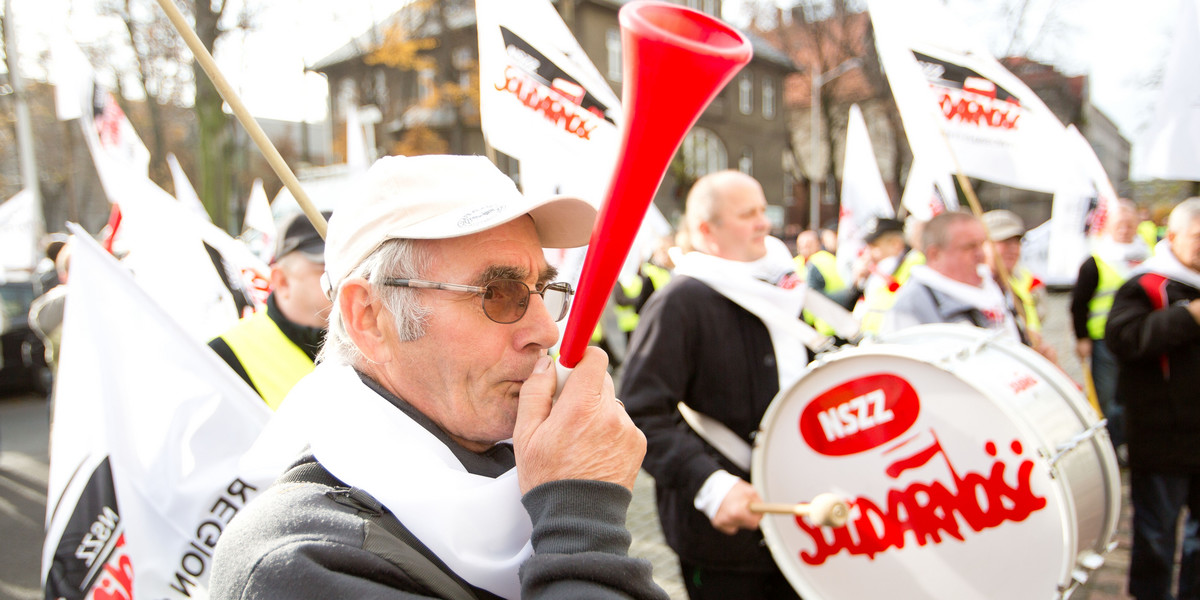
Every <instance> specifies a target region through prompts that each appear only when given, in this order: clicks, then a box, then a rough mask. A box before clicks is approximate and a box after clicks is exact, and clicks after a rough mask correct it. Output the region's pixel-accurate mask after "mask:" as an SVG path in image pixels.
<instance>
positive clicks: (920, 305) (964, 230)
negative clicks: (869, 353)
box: [881, 211, 1024, 341]
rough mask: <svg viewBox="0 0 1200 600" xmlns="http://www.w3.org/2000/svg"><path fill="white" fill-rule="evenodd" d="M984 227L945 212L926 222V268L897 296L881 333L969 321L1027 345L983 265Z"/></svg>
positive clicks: (962, 215) (917, 269)
mask: <svg viewBox="0 0 1200 600" xmlns="http://www.w3.org/2000/svg"><path fill="white" fill-rule="evenodd" d="M986 239H987V234H986V233H985V232H984V228H983V223H981V222H980V220H979V219H978V218H976V217H975V215H972V214H971V213H966V212H958V211H955V212H944V213H941V214H939V215H937V216H935V217H934V218H932V219H930V220H929V222H928V223H926V224H925V230H924V232H923V235H922V245H923V246H924V248H925V261H926V262H925V264H924V265H918V266H915V267H913V269H912V276H911V277H909V279H908V282H907V283H905V284H904V285H903V286H902V287H901V288H900V291H899V292H897V294H896V302H895V304H894V305H893V306H892V308H891V310H889V311H888V312H887V314H886V315H884V319H883V326H882V328H881V332H882V333H888V332H891V331H896V330H899V329H903V328H905V327H911V326H913V325H922V324H926V323H968V324H971V325H975V326H977V327H983V328H985V329H994V330H997V331H1001V332H1004V333H1005V334H1007V335H1009V336H1011V337H1012V339H1014V340H1019V341H1024V340H1023V339H1022V334H1021V331H1020V329H1019V328H1018V326H1017V321H1016V317H1015V315H1013V313H1012V310H1011V309H1010V307H1009V305H1008V302H1007V301H1006V299H1005V297H1004V293H1003V292H1002V291H1001V290H1000V287H999V286H998V285H996V281H995V280H994V279H993V278H992V274H991V271H990V270H989V269H988V268H987V267H986V266H985V265H984V253H983V252H984V251H983V246H984V243H985V241H986Z"/></svg>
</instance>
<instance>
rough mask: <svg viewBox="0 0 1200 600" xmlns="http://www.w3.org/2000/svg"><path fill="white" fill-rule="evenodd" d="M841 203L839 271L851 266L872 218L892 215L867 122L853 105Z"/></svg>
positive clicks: (861, 246)
mask: <svg viewBox="0 0 1200 600" xmlns="http://www.w3.org/2000/svg"><path fill="white" fill-rule="evenodd" d="M842 165H843V166H842V202H841V211H840V213H839V214H838V231H837V236H838V247H837V265H838V270H839V271H841V272H842V273H843V274H849V273H850V272H851V271H852V270H853V268H854V262H855V261H856V260H858V255H859V254H861V253H862V251H863V249H864V248H865V247H866V243H864V242H863V236H864V235H865V234H866V232H867V227H868V226H869V225H870V224H871V221H872V220H874V219H876V218H881V217H886V218H891V217H894V216H895V215H896V211H895V209H893V208H892V200H891V197H889V196H888V193H887V188H885V187H884V186H883V176H882V175H880V174H879V163H878V162H876V159H875V149H874V147H873V146H872V145H871V136H870V134H869V133H868V132H867V122H866V121H865V120H864V119H863V114H862V109H861V108H859V107H858V105H857V104H854V105H851V106H850V117H849V120H848V121H847V123H846V158H845V160H844V161H843V162H842Z"/></svg>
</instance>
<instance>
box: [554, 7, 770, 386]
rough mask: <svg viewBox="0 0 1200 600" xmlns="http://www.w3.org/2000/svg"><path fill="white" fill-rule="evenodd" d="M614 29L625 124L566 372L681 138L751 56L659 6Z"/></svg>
mask: <svg viewBox="0 0 1200 600" xmlns="http://www.w3.org/2000/svg"><path fill="white" fill-rule="evenodd" d="M617 18H618V20H619V21H620V24H621V51H622V53H623V54H624V64H623V74H624V80H625V86H624V89H623V93H622V98H621V102H622V104H623V105H624V107H625V124H624V130H623V132H622V136H621V150H620V155H619V157H620V159H619V160H618V161H617V166H616V168H615V170H614V172H613V177H612V180H611V181H610V182H609V185H608V192H607V193H606V194H605V197H604V203H603V204H602V205H601V206H600V214H599V216H598V218H597V222H596V229H595V230H594V231H593V232H592V239H591V242H590V245H589V246H588V252H587V257H586V258H584V262H583V270H582V271H581V272H580V277H579V291H578V293H577V295H576V297H575V303H574V306H573V307H572V309H571V316H570V318H569V320H568V321H567V328H566V331H565V332H564V333H563V343H562V349H561V354H560V355H559V362H560V363H561V364H562V365H563V366H565V367H567V368H574V367H575V365H576V364H578V363H579V361H580V359H582V358H583V350H584V348H585V347H586V346H587V343H588V340H589V339H590V338H591V336H592V331H593V330H595V328H596V323H597V322H598V321H599V320H600V313H601V312H603V311H604V305H605V304H606V303H607V302H608V296H609V293H610V292H611V291H612V287H613V284H615V283H616V281H617V275H618V274H619V273H620V270H621V266H622V264H624V262H625V257H626V255H627V254H629V249H630V247H632V245H633V240H634V238H635V237H636V236H637V231H638V228H640V227H641V224H642V219H643V218H645V216H646V209H647V208H649V207H650V202H651V201H652V200H653V199H654V194H655V193H656V192H657V191H658V186H659V184H660V183H662V178H663V174H665V173H666V170H667V165H668V164H669V163H670V161H671V158H672V157H673V156H674V155H675V151H676V150H678V149H679V144H680V143H682V142H683V138H684V136H685V135H687V132H688V130H690V129H691V128H692V125H694V124H695V123H696V119H698V118H700V114H701V113H703V112H704V109H705V108H707V107H708V105H709V103H711V102H712V100H713V98H715V97H716V96H717V94H718V93H719V92H720V91H721V90H722V89H723V88H724V87H725V84H727V83H729V81H730V80H731V79H733V76H734V75H736V74H737V72H738V71H739V70H741V68H742V67H743V66H745V65H746V63H748V62H750V57H751V56H752V54H753V51H752V50H751V48H750V42H749V41H748V40H747V39H746V37H745V36H744V35H742V34H741V33H739V32H738V31H737V30H735V29H733V28H732V27H730V26H728V25H726V24H725V23H722V22H721V21H718V20H717V19H715V18H713V17H710V16H709V15H706V14H704V13H702V12H699V11H696V10H692V9H690V8H686V7H683V6H679V5H677V4H667V3H665V2H653V1H645V2H631V3H629V4H626V5H625V6H624V7H622V8H621V11H620V13H619V14H618V16H617Z"/></svg>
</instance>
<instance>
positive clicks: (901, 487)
mask: <svg viewBox="0 0 1200 600" xmlns="http://www.w3.org/2000/svg"><path fill="white" fill-rule="evenodd" d="M751 472H752V473H753V484H754V487H755V488H756V489H757V491H758V493H759V495H761V496H762V498H763V499H764V500H766V501H767V502H805V501H807V500H808V499H811V498H812V497H814V496H816V495H817V494H819V493H821V492H834V493H836V494H838V495H840V496H842V497H843V498H845V499H846V500H847V501H848V502H849V503H850V518H849V520H848V521H847V523H846V526H845V527H842V528H836V529H835V528H830V527H818V526H815V525H813V524H811V522H810V521H808V519H807V518H805V517H794V516H789V515H766V516H765V517H764V518H763V520H762V526H761V527H762V531H763V535H764V537H765V538H766V541H767V544H768V546H769V547H770V549H771V552H772V554H773V556H774V557H775V560H776V562H777V563H779V566H780V568H781V569H782V571H783V573H784V574H785V575H786V576H787V579H788V581H789V582H790V583H791V584H792V586H793V587H794V588H795V589H796V591H797V592H799V593H800V595H801V596H803V597H804V598H805V599H806V600H860V599H862V598H890V599H903V598H911V599H914V600H916V599H921V600H928V599H946V600H950V599H953V600H964V599H970V598H994V599H998V600H999V599H1002V600H1012V599H1014V598H1020V599H1022V600H1025V599H1038V598H1047V599H1049V598H1067V597H1069V596H1070V595H1071V593H1072V592H1073V591H1074V590H1075V589H1076V587H1077V586H1078V585H1079V584H1081V583H1082V582H1084V581H1086V580H1087V577H1088V575H1089V574H1090V573H1091V571H1093V570H1094V569H1096V568H1097V567H1099V566H1100V565H1101V564H1102V563H1103V561H1104V558H1103V557H1104V556H1105V554H1106V553H1107V552H1108V551H1109V550H1110V549H1111V547H1112V546H1113V545H1115V544H1114V543H1113V542H1112V538H1113V535H1114V533H1115V531H1116V527H1117V519H1118V517H1119V514H1120V497H1121V496H1120V473H1119V471H1118V468H1117V459H1116V455H1115V453H1114V452H1113V447H1112V443H1111V442H1110V441H1109V439H1108V433H1107V432H1106V431H1105V429H1104V425H1103V421H1102V420H1100V418H1099V417H1098V415H1096V413H1095V411H1093V409H1092V408H1091V406H1090V405H1089V404H1088V403H1087V400H1086V399H1085V398H1084V397H1083V395H1082V394H1081V393H1080V391H1079V389H1078V387H1077V386H1076V385H1075V384H1074V382H1072V381H1071V380H1070V379H1069V378H1068V377H1067V376H1066V375H1065V374H1064V373H1063V372H1062V371H1061V370H1059V369H1058V367H1056V366H1055V365H1054V364H1052V363H1050V362H1049V361H1047V360H1046V359H1044V358H1043V357H1042V356H1041V355H1039V354H1037V353H1036V352H1034V351H1033V350H1032V349H1030V348H1027V347H1025V346H1023V345H1021V344H1018V343H1016V342H1015V341H1012V340H1010V339H1007V338H1005V339H1000V338H998V337H996V336H995V335H994V334H993V333H992V332H988V331H985V330H983V329H979V328H976V327H971V326H968V325H925V326H920V327H913V328H911V329H908V330H904V331H901V332H898V333H897V334H894V335H892V336H889V337H887V338H885V339H883V340H881V341H880V342H877V343H872V344H869V345H868V344H864V345H860V346H858V347H850V348H845V349H842V350H839V351H836V352H832V353H829V354H826V355H823V356H822V357H820V358H818V359H817V360H816V361H814V362H813V363H812V364H811V365H809V367H808V370H807V371H806V372H805V374H804V376H803V377H801V378H800V380H799V381H798V382H797V383H796V384H795V385H793V386H792V387H791V388H790V389H787V390H785V391H783V392H781V393H780V394H779V396H777V397H776V398H775V400H774V401H773V402H772V404H771V406H770V408H768V410H767V412H766V414H765V415H764V416H763V420H762V424H761V427H760V430H759V432H758V435H757V437H756V438H755V445H754V452H753V464H752V469H751Z"/></svg>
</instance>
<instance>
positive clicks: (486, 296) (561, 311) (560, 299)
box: [383, 278, 575, 324]
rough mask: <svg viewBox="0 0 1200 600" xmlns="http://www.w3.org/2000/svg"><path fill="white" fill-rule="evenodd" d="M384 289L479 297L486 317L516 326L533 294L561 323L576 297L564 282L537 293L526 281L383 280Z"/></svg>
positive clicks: (569, 286) (550, 284) (543, 287)
mask: <svg viewBox="0 0 1200 600" xmlns="http://www.w3.org/2000/svg"><path fill="white" fill-rule="evenodd" d="M383 285H389V286H393V287H408V288H417V289H423V290H446V291H449V292H466V293H468V294H478V295H479V296H480V297H481V298H482V299H483V314H485V315H487V318H489V319H491V320H493V321H495V322H497V323H501V324H508V323H516V322H517V321H520V320H521V317H524V316H525V310H526V309H528V308H529V295H530V294H538V295H539V296H541V297H542V301H543V302H545V304H546V311H547V312H549V313H550V316H551V317H552V318H553V319H554V320H555V321H561V320H562V318H563V317H565V316H567V309H569V308H570V307H571V296H573V295H574V294H575V291H574V290H572V289H571V284H569V283H566V282H562V281H556V282H554V283H547V284H546V285H544V286H542V289H540V290H537V291H536V292H535V291H531V290H530V289H529V286H528V285H527V284H526V283H525V282H524V281H518V280H516V279H495V280H492V281H489V282H488V283H487V285H483V286H478V285H462V284H458V283H440V282H437V281H424V280H421V279H397V278H388V279H384V280H383Z"/></svg>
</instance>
